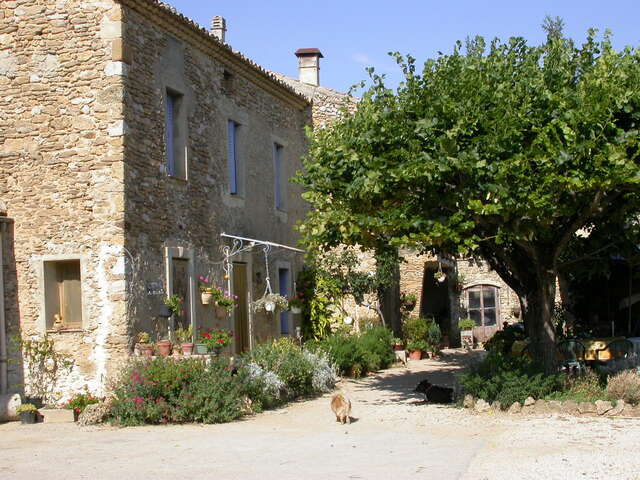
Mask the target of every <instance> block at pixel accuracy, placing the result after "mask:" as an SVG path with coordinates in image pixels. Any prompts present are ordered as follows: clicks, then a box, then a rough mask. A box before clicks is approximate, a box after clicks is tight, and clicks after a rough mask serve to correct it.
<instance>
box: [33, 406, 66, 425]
mask: <svg viewBox="0 0 640 480" xmlns="http://www.w3.org/2000/svg"><path fill="white" fill-rule="evenodd" d="M40 414H41V415H42V416H43V417H44V420H43V422H44V423H73V410H69V409H66V408H42V409H40Z"/></svg>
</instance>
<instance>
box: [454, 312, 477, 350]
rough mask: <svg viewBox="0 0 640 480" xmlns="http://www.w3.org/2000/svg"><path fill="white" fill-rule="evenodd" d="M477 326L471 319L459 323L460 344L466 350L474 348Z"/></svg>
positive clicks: (463, 319)
mask: <svg viewBox="0 0 640 480" xmlns="http://www.w3.org/2000/svg"><path fill="white" fill-rule="evenodd" d="M475 326H476V322H474V321H473V320H472V319H471V318H462V319H460V320H459V321H458V328H459V329H460V343H461V344H462V346H463V347H464V348H466V349H471V348H473V327H475Z"/></svg>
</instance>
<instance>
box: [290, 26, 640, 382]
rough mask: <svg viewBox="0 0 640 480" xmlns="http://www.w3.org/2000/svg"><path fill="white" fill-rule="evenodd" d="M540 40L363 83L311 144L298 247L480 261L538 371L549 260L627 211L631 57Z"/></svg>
mask: <svg viewBox="0 0 640 480" xmlns="http://www.w3.org/2000/svg"><path fill="white" fill-rule="evenodd" d="M556 26H557V25H556ZM551 27H553V26H551ZM547 32H548V37H547V41H546V42H545V43H544V44H543V45H540V46H529V45H527V43H526V41H525V40H524V39H522V38H512V39H510V40H509V41H508V42H506V43H501V42H500V41H498V40H494V41H493V42H491V44H490V45H489V46H487V45H486V43H485V41H484V40H483V39H482V38H476V39H474V40H470V41H468V42H467V44H466V46H465V47H463V45H462V44H460V43H458V44H457V46H456V48H455V49H454V51H453V53H452V54H451V55H441V56H439V57H438V58H437V59H434V60H428V61H427V62H426V63H425V64H424V68H423V69H422V72H421V73H420V72H418V71H417V70H416V66H415V61H414V59H412V58H411V57H407V58H403V57H401V56H400V55H399V54H396V58H397V60H398V63H399V65H400V66H401V68H402V69H403V72H404V81H403V83H402V84H401V85H400V86H399V87H398V89H397V90H396V91H393V90H391V89H389V88H387V87H386V86H385V84H384V78H382V77H380V76H378V75H376V74H375V72H373V71H371V78H372V81H373V86H372V87H371V88H370V89H369V90H368V91H367V92H366V93H365V95H364V96H363V98H362V101H361V102H360V104H359V107H358V110H357V112H356V113H355V114H353V115H350V116H346V117H345V118H344V119H343V120H341V121H340V122H338V123H337V124H335V125H334V126H333V128H331V129H327V130H321V131H318V132H316V133H315V136H314V137H313V139H312V144H311V148H310V153H309V155H308V157H307V158H306V159H305V161H304V167H305V170H304V172H302V173H300V174H299V177H298V181H299V182H301V183H302V184H303V185H304V186H305V187H306V188H307V190H308V191H307V193H306V194H305V197H306V198H307V200H309V201H310V202H311V203H312V205H313V209H312V211H311V213H310V214H309V216H308V217H307V219H306V221H305V223H304V224H303V225H302V232H303V234H304V235H305V237H306V241H307V243H308V244H309V245H310V246H316V247H321V248H326V247H331V246H335V245H338V244H341V243H344V244H359V245H362V246H364V247H369V248H373V249H375V248H380V246H382V245H386V244H392V245H395V246H413V247H416V248H418V249H420V250H422V251H436V252H446V253H451V254H469V253H476V254H480V255H482V256H483V257H484V258H485V259H486V260H487V261H488V262H489V264H490V266H491V267H492V268H494V269H495V270H496V271H497V272H498V273H499V274H500V276H501V277H502V278H503V279H504V280H505V281H506V282H507V284H508V285H509V286H510V287H511V288H512V289H513V290H514V291H515V292H516V293H517V294H518V296H519V298H520V302H521V305H522V312H523V318H524V321H525V325H526V328H527V330H528V333H529V335H530V337H531V339H532V348H533V351H534V353H535V354H536V356H537V357H538V358H539V359H540V360H541V361H542V362H543V364H544V366H545V368H546V369H547V370H549V371H550V370H552V369H553V367H554V363H555V360H554V342H555V337H554V335H555V333H554V328H553V324H552V309H553V304H554V297H555V289H556V274H557V271H558V263H559V258H560V256H561V254H562V253H563V252H564V251H565V250H566V248H567V245H568V243H569V241H570V240H571V239H572V237H574V235H575V232H576V231H577V230H579V229H580V228H583V227H585V226H589V225H592V224H595V223H598V222H599V219H602V218H606V217H607V216H609V215H610V214H612V212H616V211H617V209H619V207H620V205H622V204H627V205H628V204H629V203H631V202H637V192H638V186H639V184H640V168H639V163H638V153H639V151H638V142H639V133H640V131H639V125H640V123H639V121H640V56H639V53H638V52H637V51H636V50H634V49H631V48H627V49H625V50H624V51H621V52H617V51H614V49H613V48H612V46H611V43H610V39H609V36H608V35H605V36H604V37H603V38H602V39H600V40H599V39H598V38H597V37H596V34H595V32H593V31H591V32H589V35H588V38H587V40H586V42H585V43H584V44H583V45H581V46H576V45H575V44H574V43H573V42H572V41H571V40H569V39H566V38H563V36H562V34H561V31H560V29H559V28H548V29H547Z"/></svg>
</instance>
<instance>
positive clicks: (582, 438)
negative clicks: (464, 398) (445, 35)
mask: <svg viewBox="0 0 640 480" xmlns="http://www.w3.org/2000/svg"><path fill="white" fill-rule="evenodd" d="M472 355H473V354H467V353H461V352H456V351H448V353H447V354H446V355H445V356H444V357H443V359H442V360H421V361H412V362H409V365H408V367H396V368H392V369H390V370H387V371H385V372H384V373H382V374H380V375H376V376H371V377H368V378H366V379H362V380H358V381H354V380H347V381H344V382H342V383H341V385H340V389H341V390H342V391H343V392H345V393H346V394H347V395H348V396H349V397H350V398H351V401H352V404H353V411H352V416H353V417H354V421H353V422H352V423H351V425H344V426H343V425H340V424H338V423H336V422H335V417H333V415H332V413H331V411H330V408H329V399H330V395H326V396H324V397H322V398H318V399H314V400H311V401H303V402H298V403H293V404H290V405H288V406H287V407H286V408H284V409H281V410H275V411H269V412H266V413H264V414H261V415H256V416H254V417H250V418H247V419H245V420H243V421H239V422H235V423H230V424H224V425H206V426H201V425H183V426H158V427H139V428H126V429H119V428H112V427H92V428H90V427H87V428H81V427H78V426H76V425H74V424H38V425H31V426H22V425H20V424H19V423H17V422H12V423H7V424H2V425H0V478H1V479H3V480H9V479H32V478H33V479H81V478H86V479H118V480H123V479H127V480H133V479H150V478H153V479H161V480H162V479H174V478H180V477H183V476H187V478H206V479H208V478H215V479H260V480H268V479H290V478H291V479H293V478H295V479H299V478H304V479H327V478H331V479H343V478H344V479H383V478H391V477H393V478H429V479H438V480H447V479H463V480H472V479H479V480H481V479H543V478H544V479H571V480H573V479H619V480H622V479H625V480H626V479H632V480H638V479H640V457H639V456H638V455H637V453H636V451H637V448H638V445H640V419H625V418H617V419H609V418H586V417H570V416H562V415H553V416H552V415H549V416H509V415H506V414H472V413H469V412H468V411H465V410H459V409H455V408H451V407H442V406H435V405H425V404H424V403H423V401H422V399H421V398H420V396H419V395H417V394H414V393H412V392H411V390H412V389H413V388H414V387H415V385H416V384H417V383H418V381H419V380H422V379H423V378H426V377H427V376H428V377H429V379H430V380H431V381H432V382H435V383H439V384H447V383H450V382H451V379H452V375H453V373H454V372H456V371H457V370H458V369H459V368H460V367H461V366H463V365H464V364H465V363H466V362H468V361H469V360H470V359H471V356H472Z"/></svg>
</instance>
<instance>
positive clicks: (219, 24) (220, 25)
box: [211, 15, 227, 43]
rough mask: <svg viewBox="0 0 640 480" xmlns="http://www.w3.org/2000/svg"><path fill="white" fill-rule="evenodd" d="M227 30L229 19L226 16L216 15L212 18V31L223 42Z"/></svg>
mask: <svg viewBox="0 0 640 480" xmlns="http://www.w3.org/2000/svg"><path fill="white" fill-rule="evenodd" d="M226 32H227V21H226V20H225V19H224V17H220V16H218V15H216V16H215V17H213V20H211V33H212V34H213V36H214V37H216V38H217V39H218V40H220V41H221V42H222V43H225V42H224V34H225V33H226Z"/></svg>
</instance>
